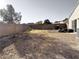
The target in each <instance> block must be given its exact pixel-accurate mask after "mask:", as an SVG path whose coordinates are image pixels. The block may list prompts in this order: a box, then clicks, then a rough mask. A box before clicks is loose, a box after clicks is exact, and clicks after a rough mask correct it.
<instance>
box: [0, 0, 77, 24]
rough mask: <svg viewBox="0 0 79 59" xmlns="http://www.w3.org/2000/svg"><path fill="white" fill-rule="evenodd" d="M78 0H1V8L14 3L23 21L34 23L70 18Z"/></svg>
mask: <svg viewBox="0 0 79 59" xmlns="http://www.w3.org/2000/svg"><path fill="white" fill-rule="evenodd" d="M76 2H77V0H0V9H2V8H5V7H6V5H7V4H12V5H13V7H14V8H15V10H16V12H21V14H22V20H21V23H32V22H34V23H35V22H37V21H44V20H45V19H49V20H50V21H51V22H54V21H59V20H63V19H65V18H68V17H69V15H70V14H71V13H72V11H73V10H74V7H75V6H76Z"/></svg>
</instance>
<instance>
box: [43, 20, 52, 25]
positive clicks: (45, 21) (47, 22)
mask: <svg viewBox="0 0 79 59" xmlns="http://www.w3.org/2000/svg"><path fill="white" fill-rule="evenodd" d="M44 24H52V23H51V22H50V21H49V19H46V20H44Z"/></svg>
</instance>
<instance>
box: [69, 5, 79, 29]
mask: <svg viewBox="0 0 79 59" xmlns="http://www.w3.org/2000/svg"><path fill="white" fill-rule="evenodd" d="M74 21H76V24H75V26H76V29H79V4H78V5H77V7H76V9H75V10H74V12H73V13H72V15H71V16H70V18H69V24H68V28H69V29H73V25H74V24H73V22H74Z"/></svg>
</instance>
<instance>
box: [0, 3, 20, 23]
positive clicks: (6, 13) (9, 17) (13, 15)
mask: <svg viewBox="0 0 79 59" xmlns="http://www.w3.org/2000/svg"><path fill="white" fill-rule="evenodd" d="M0 16H1V17H2V19H3V21H4V22H6V23H16V24H17V23H20V21H21V18H22V15H21V13H20V12H19V13H17V12H15V9H14V8H13V6H12V5H7V9H1V10H0Z"/></svg>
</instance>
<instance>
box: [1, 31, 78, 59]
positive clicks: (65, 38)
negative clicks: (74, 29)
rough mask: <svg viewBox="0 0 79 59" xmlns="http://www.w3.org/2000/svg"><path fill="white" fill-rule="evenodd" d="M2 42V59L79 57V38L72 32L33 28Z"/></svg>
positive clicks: (72, 58) (61, 58)
mask: <svg viewBox="0 0 79 59" xmlns="http://www.w3.org/2000/svg"><path fill="white" fill-rule="evenodd" d="M0 42H1V41H0ZM5 42H6V43H5ZM7 43H8V44H7ZM0 44H1V45H0V48H1V50H0V59H79V40H78V39H76V36H75V34H70V33H58V32H56V31H53V30H32V31H30V32H29V33H26V32H25V33H24V34H20V35H19V36H17V38H16V39H11V38H9V40H7V41H4V42H3V43H0ZM2 45H3V46H2ZM1 46H2V47H1Z"/></svg>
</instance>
